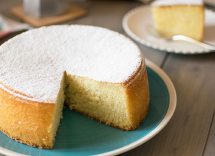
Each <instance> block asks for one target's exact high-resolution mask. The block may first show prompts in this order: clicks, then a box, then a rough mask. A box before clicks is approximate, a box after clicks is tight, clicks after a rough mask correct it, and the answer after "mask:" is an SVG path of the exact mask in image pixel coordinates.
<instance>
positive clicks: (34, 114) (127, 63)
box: [0, 25, 149, 148]
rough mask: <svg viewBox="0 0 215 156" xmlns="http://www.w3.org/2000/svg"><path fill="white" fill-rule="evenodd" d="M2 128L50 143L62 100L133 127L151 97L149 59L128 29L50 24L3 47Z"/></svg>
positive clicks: (117, 124)
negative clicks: (121, 31)
mask: <svg viewBox="0 0 215 156" xmlns="http://www.w3.org/2000/svg"><path fill="white" fill-rule="evenodd" d="M0 58H1V61H0V69H1V70H0V130H1V131H2V132H4V133H5V134H6V135H8V136H9V137H11V138H13V139H16V140H18V141H20V142H23V143H26V144H28V145H32V146H38V147H42V148H51V147H52V146H53V144H54V138H55V134H56V131H57V127H58V125H59V122H60V117H61V115H62V109H63V104H64V103H66V104H67V105H68V106H69V107H70V108H71V109H73V110H75V111H78V112H81V113H82V114H85V115H87V116H89V117H92V118H94V119H97V120H99V121H101V122H103V123H105V124H108V125H112V126H114V127H119V128H121V129H124V130H132V129H135V128H137V127H138V125H139V124H140V122H141V121H142V120H143V119H144V117H145V115H146V112H147V108H148V101H149V93H148V92H149V91H148V80H147V73H146V66H145V63H144V60H143V57H142V56H141V53H140V50H139V49H138V47H137V46H136V45H135V44H134V43H133V42H132V41H130V40H129V39H128V38H126V37H124V36H123V35H121V34H119V33H116V32H113V31H110V30H107V29H104V28H99V27H93V26H80V25H72V26H68V25H64V26H50V27H42V28H39V29H34V30H30V31H28V32H25V33H22V34H20V35H18V36H16V37H14V38H12V39H10V40H9V41H7V42H5V43H4V44H3V45H1V46H0Z"/></svg>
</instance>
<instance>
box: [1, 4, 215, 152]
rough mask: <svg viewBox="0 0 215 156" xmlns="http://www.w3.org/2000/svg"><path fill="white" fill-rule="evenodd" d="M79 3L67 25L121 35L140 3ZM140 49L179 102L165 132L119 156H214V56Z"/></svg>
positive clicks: (5, 9)
mask: <svg viewBox="0 0 215 156" xmlns="http://www.w3.org/2000/svg"><path fill="white" fill-rule="evenodd" d="M20 2H21V1H20V0H17V1H12V0H10V1H8V0H1V2H0V12H1V13H4V14H6V15H8V16H10V17H12V15H11V14H10V13H9V11H8V10H9V9H10V7H11V6H12V5H14V4H18V3H20ZM78 3H80V4H81V5H82V6H84V7H85V8H87V9H88V15H87V16H85V17H83V18H80V19H77V20H74V21H71V22H69V23H77V24H89V25H96V26H102V27H106V28H109V29H112V30H115V31H118V32H120V33H123V34H125V33H124V32H123V29H122V24H121V22H122V17H123V15H124V14H125V13H126V12H127V11H129V10H130V9H132V8H135V7H137V6H139V5H141V3H139V2H134V1H118V0H117V1H110V0H107V1H101V0H97V1H95V0H88V1H84V0H79V2H78ZM17 20H18V19H17ZM214 35H215V33H214ZM2 42H3V41H1V43H2ZM139 47H140V48H141V50H142V52H143V53H144V55H145V57H146V58H148V59H150V60H151V61H153V62H155V63H156V64H157V65H158V66H160V67H161V68H163V70H164V71H165V72H166V73H167V74H168V75H169V76H170V78H171V79H172V81H173V83H174V85H175V88H176V91H177V96H178V102H177V108H176V112H175V114H174V116H173V118H172V119H171V121H170V123H169V124H168V125H167V126H166V128H164V130H162V131H161V132H160V133H159V134H158V135H157V136H155V137H154V138H153V139H151V140H150V141H148V142H147V143H145V144H143V145H142V146H140V147H138V148H136V149H133V150H131V151H129V152H127V153H124V154H122V156H130V155H132V156H133V155H134V156H139V155H141V156H142V155H144V156H173V155H174V156H175V155H176V156H214V155H215V115H214V112H215V53H210V54H204V55H178V54H177V55H176V54H168V53H165V52H162V51H158V50H154V49H151V48H147V47H145V46H141V45H140V44H139Z"/></svg>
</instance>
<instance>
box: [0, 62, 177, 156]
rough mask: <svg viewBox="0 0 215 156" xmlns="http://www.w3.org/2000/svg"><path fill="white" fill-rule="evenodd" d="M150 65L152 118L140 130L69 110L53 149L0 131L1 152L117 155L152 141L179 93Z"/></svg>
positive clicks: (48, 154)
mask: <svg viewBox="0 0 215 156" xmlns="http://www.w3.org/2000/svg"><path fill="white" fill-rule="evenodd" d="M146 62H147V72H148V78H149V87H150V99H151V101H150V108H149V112H148V115H147V117H146V119H145V120H144V122H142V123H141V125H140V127H139V128H138V129H136V130H134V131H122V130H119V129H117V128H113V127H110V126H106V125H104V124H101V123H99V122H97V121H94V120H92V119H89V118H87V117H85V116H82V115H81V114H79V113H76V112H73V111H70V110H69V109H67V108H65V109H64V112H63V116H64V117H63V119H62V121H61V125H60V127H59V130H58V133H57V137H56V142H55V146H54V148H53V149H51V150H44V149H39V148H33V147H30V146H27V145H24V144H21V143H17V142H16V141H14V140H12V139H10V138H8V137H7V136H5V135H4V134H3V133H1V132H0V153H2V154H5V155H9V156H10V155H13V156H14V155H16V156H17V155H33V156H40V155H41V156H55V155H58V156H73V155H74V156H76V155H82V156H84V155H116V154H120V153H123V152H126V151H128V150H131V149H133V148H135V147H137V146H139V145H141V144H143V143H144V142H146V141H148V140H149V139H151V138H152V137H153V136H155V135H156V134H157V133H159V132H160V131H161V130H162V129H163V128H164V127H165V126H166V124H167V123H168V122H169V120H170V118H171V117H172V115H173V113H174V111H175V108H176V92H175V88H174V86H173V84H172V82H171V80H170V79H169V77H168V76H167V75H166V74H165V73H164V72H163V71H162V70H161V69H160V68H159V67H157V66H156V65H155V64H153V63H152V62H150V61H146Z"/></svg>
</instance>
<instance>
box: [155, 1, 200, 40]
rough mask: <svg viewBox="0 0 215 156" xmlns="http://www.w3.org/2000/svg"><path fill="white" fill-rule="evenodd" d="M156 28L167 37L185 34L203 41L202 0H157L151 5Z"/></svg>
mask: <svg viewBox="0 0 215 156" xmlns="http://www.w3.org/2000/svg"><path fill="white" fill-rule="evenodd" d="M151 7H152V16H153V21H154V26H155V29H156V30H157V31H158V33H160V34H161V35H163V36H165V37H171V36H173V35H185V36H188V37H191V38H193V39H196V40H199V41H202V40H203V36H204V5H203V2H202V0H157V1H155V2H154V3H152V5H151Z"/></svg>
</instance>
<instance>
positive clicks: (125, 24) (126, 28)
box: [122, 5, 215, 55]
mask: <svg viewBox="0 0 215 156" xmlns="http://www.w3.org/2000/svg"><path fill="white" fill-rule="evenodd" d="M149 7H150V6H149V5H144V6H139V7H136V8H134V9H132V10H130V11H128V12H127V13H126V14H125V15H124V17H123V19H122V27H123V30H124V31H125V32H126V33H127V35H128V36H130V37H131V38H132V39H133V40H135V41H137V42H138V43H141V44H142V45H145V46H147V47H150V48H153V49H157V50H160V51H164V52H168V53H176V54H189V55H191V54H206V53H211V52H214V51H212V50H207V49H204V50H199V51H195V50H176V49H170V48H165V47H159V46H157V45H156V44H152V43H151V42H147V41H146V40H144V39H142V38H141V37H139V36H138V35H136V34H135V33H133V31H132V30H131V29H130V28H129V26H128V20H129V19H130V18H131V16H132V15H133V14H135V13H136V12H138V11H139V10H142V9H147V8H149ZM206 11H207V12H211V13H215V12H214V11H213V10H210V9H205V12H206Z"/></svg>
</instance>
